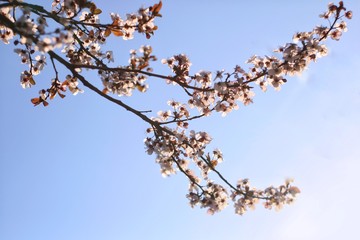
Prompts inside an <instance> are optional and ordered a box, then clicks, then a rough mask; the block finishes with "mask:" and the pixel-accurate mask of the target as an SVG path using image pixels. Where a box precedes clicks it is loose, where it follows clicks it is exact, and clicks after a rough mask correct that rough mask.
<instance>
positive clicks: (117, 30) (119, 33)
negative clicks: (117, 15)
mask: <svg viewBox="0 0 360 240" xmlns="http://www.w3.org/2000/svg"><path fill="white" fill-rule="evenodd" d="M111 32H112V33H113V34H114V35H115V36H117V37H121V36H123V35H124V33H123V32H122V31H121V30H119V29H112V30H111Z"/></svg>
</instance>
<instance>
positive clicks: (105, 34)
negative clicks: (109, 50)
mask: <svg viewBox="0 0 360 240" xmlns="http://www.w3.org/2000/svg"><path fill="white" fill-rule="evenodd" d="M110 34H111V29H110V28H106V30H105V32H104V36H105V37H108V36H110Z"/></svg>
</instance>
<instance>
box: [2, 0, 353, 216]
mask: <svg viewBox="0 0 360 240" xmlns="http://www.w3.org/2000/svg"><path fill="white" fill-rule="evenodd" d="M0 2H3V3H2V4H0V39H1V41H2V42H3V43H5V44H9V43H10V41H13V43H14V44H15V46H17V48H15V50H14V51H15V52H16V53H17V54H18V55H19V57H20V58H21V62H22V63H23V64H26V65H27V66H28V70H25V71H23V72H22V73H21V77H20V83H21V86H22V87H23V88H29V87H32V86H34V85H35V84H36V82H35V77H36V76H37V75H38V74H40V72H41V71H42V70H43V68H44V67H45V65H46V57H50V60H51V63H52V66H53V69H54V73H55V78H54V79H52V81H51V85H50V87H49V88H48V89H41V90H40V92H39V97H36V98H33V99H31V102H32V103H33V104H34V106H37V105H40V104H42V105H44V106H48V105H49V102H48V101H49V100H52V99H54V98H55V97H56V96H57V95H59V96H60V97H61V98H64V97H65V92H66V91H67V90H69V91H70V92H71V93H72V94H73V95H76V94H78V93H81V92H83V90H82V89H80V87H79V83H81V84H82V85H83V86H84V87H86V88H88V89H90V90H92V91H94V92H95V93H97V94H98V95H100V96H101V97H103V98H105V99H107V100H109V101H110V102H113V103H115V104H117V105H118V106H120V107H122V108H124V109H125V110H127V111H129V112H131V113H132V114H134V115H136V116H137V117H139V118H140V119H142V120H143V121H145V122H146V123H148V124H149V128H148V129H147V133H148V136H147V137H146V138H145V140H144V143H145V147H146V151H147V153H148V154H154V155H155V157H156V162H157V163H158V164H159V165H160V171H161V173H162V175H163V176H170V175H172V174H175V173H176V172H181V173H182V174H184V175H185V177H186V178H187V179H188V180H189V189H188V191H189V192H188V194H187V195H186V197H187V198H188V200H189V203H190V205H191V206H192V207H193V206H195V205H199V206H200V207H202V208H206V209H207V211H208V213H210V214H214V213H215V212H219V211H221V210H222V209H224V208H225V207H226V206H227V205H228V201H229V200H232V201H233V203H234V207H235V212H236V213H237V214H240V215H242V214H243V213H245V212H246V211H247V210H248V209H252V208H254V207H255V205H256V203H258V202H259V201H262V202H263V204H264V207H265V208H268V209H271V208H276V209H280V208H281V207H282V206H283V205H284V204H290V203H292V202H293V201H294V199H295V197H296V195H297V194H298V193H300V190H299V189H298V188H297V187H295V186H292V185H291V182H292V180H286V182H285V183H284V184H283V185H280V186H279V187H272V186H270V187H268V188H265V189H264V190H258V189H256V188H254V187H251V186H250V183H249V180H248V179H240V180H239V181H238V182H237V184H236V185H233V184H231V183H230V182H229V181H228V180H227V179H226V178H225V177H224V175H223V174H222V173H221V172H220V171H219V170H218V169H217V165H218V164H219V163H221V162H222V161H223V155H222V152H221V151H220V150H219V149H214V150H212V151H210V152H209V151H208V150H207V146H208V145H209V144H210V142H211V140H212V139H211V137H210V135H209V134H208V133H206V132H202V131H198V132H196V131H194V130H191V131H188V129H189V126H190V122H191V121H194V120H196V119H200V118H203V117H207V116H209V115H211V113H213V112H219V113H221V114H222V116H226V115H227V114H228V113H230V112H231V111H233V110H236V109H238V108H239V105H238V103H239V102H240V103H242V104H244V105H248V104H250V103H252V101H253V97H254V95H255V94H254V92H253V88H254V87H256V86H259V87H260V89H261V90H262V91H266V90H267V88H268V87H269V86H271V87H273V88H275V89H276V90H280V89H281V86H282V85H283V84H285V83H286V82H287V79H286V78H285V77H287V76H292V75H295V74H299V73H301V72H302V71H303V70H304V69H306V68H307V66H308V65H309V64H310V63H311V62H315V61H317V59H319V58H321V57H323V56H326V55H327V48H326V46H325V45H324V44H323V42H324V41H325V40H327V39H328V38H331V39H333V40H339V39H340V37H341V35H342V33H343V32H346V31H347V26H346V23H345V21H343V18H347V19H351V18H352V12H351V11H347V10H346V8H345V7H344V3H343V1H340V2H339V4H338V5H335V4H333V3H331V4H329V5H328V9H327V11H326V12H325V13H323V14H321V15H320V17H321V18H324V19H327V20H329V26H318V27H315V28H314V29H313V30H312V31H309V32H299V33H296V34H295V35H294V36H293V42H292V43H287V44H285V45H284V46H282V47H280V48H278V49H276V50H275V51H274V52H276V53H277V55H280V56H279V57H277V56H264V57H259V56H256V55H255V56H253V57H251V58H250V59H249V60H248V61H247V63H248V64H251V67H250V68H249V71H245V70H244V69H243V68H242V67H241V66H240V65H236V66H235V68H234V70H233V71H232V72H225V71H224V70H221V71H217V72H216V75H215V77H213V75H212V72H210V71H200V72H197V73H194V74H191V71H190V67H191V65H192V63H191V62H190V60H189V58H188V57H187V56H186V55H184V54H179V55H175V56H173V57H170V58H168V59H163V60H162V61H161V62H162V63H163V64H165V65H167V66H168V67H169V69H170V71H171V72H170V73H169V74H168V75H163V74H159V73H154V72H153V69H152V67H151V62H153V61H157V58H156V56H155V55H153V49H152V47H151V46H142V47H141V48H140V50H139V51H135V50H131V51H130V57H129V64H128V65H125V66H117V67H113V66H110V63H112V62H114V56H113V52H112V51H111V50H108V51H103V50H102V48H103V46H104V45H105V43H106V41H107V38H108V37H110V36H115V37H121V38H122V39H123V40H131V39H133V38H134V36H135V33H136V32H137V33H139V34H143V35H145V36H146V38H147V39H148V38H150V37H151V36H152V35H153V34H154V33H155V31H156V30H157V26H156V25H155V23H154V22H155V19H156V18H158V17H161V14H160V10H161V8H162V2H161V1H160V2H158V3H156V4H154V5H153V6H150V7H148V8H140V9H139V10H138V11H137V13H134V14H128V15H127V17H126V19H122V18H121V17H120V16H119V15H118V14H111V21H112V22H111V23H108V24H103V23H100V18H99V15H100V14H101V13H102V10H101V9H99V8H98V7H97V6H96V4H95V3H94V2H91V1H87V0H53V2H52V10H51V11H48V10H46V9H45V8H44V7H43V6H39V5H35V4H31V3H25V2H23V1H20V0H0ZM34 17H36V19H35V18H34ZM48 21H52V23H53V25H56V26H57V27H55V29H50V27H49V24H48ZM49 29H50V30H49ZM14 38H15V39H14ZM58 50H61V52H60V51H58ZM35 55H36V56H35ZM106 61H107V63H106ZM56 64H60V65H63V66H64V67H65V68H66V69H67V71H68V74H66V76H65V77H63V81H61V80H60V79H61V76H60V74H61V73H59V72H58V71H57V68H56ZM82 70H94V71H96V72H97V74H98V76H99V79H100V80H101V82H102V84H103V89H100V88H98V87H96V85H95V84H94V83H92V82H90V81H88V80H87V79H86V78H85V77H84V76H83V75H82ZM148 78H155V79H161V80H164V81H166V83H168V84H174V85H176V86H178V87H180V89H181V90H182V91H184V92H185V94H186V96H187V97H188V101H187V102H178V101H175V100H170V101H168V105H169V107H170V110H166V111H159V112H158V114H157V116H156V117H149V116H147V115H146V114H148V113H150V112H152V111H151V110H147V111H139V110H136V109H134V108H133V107H131V106H129V105H128V104H126V103H124V102H123V101H121V100H119V99H118V98H116V97H113V96H111V95H118V96H119V97H121V96H131V95H132V93H133V92H134V91H136V90H137V91H140V92H145V91H146V90H147V88H148V87H149V85H148V84H147V83H148V82H149V81H148ZM193 109H196V110H197V111H195V110H193ZM194 112H195V113H194ZM212 175H214V176H215V177H216V178H217V179H218V180H219V182H220V183H221V184H220V183H218V182H216V181H215V180H213V179H212V178H210V176H212Z"/></svg>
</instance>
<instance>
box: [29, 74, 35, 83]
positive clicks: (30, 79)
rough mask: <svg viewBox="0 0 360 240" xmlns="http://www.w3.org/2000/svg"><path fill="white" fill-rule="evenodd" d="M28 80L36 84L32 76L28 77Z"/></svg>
mask: <svg viewBox="0 0 360 240" xmlns="http://www.w3.org/2000/svg"><path fill="white" fill-rule="evenodd" d="M29 81H30V84H31V85H36V82H35V80H34V78H33V77H32V76H31V77H30V78H29Z"/></svg>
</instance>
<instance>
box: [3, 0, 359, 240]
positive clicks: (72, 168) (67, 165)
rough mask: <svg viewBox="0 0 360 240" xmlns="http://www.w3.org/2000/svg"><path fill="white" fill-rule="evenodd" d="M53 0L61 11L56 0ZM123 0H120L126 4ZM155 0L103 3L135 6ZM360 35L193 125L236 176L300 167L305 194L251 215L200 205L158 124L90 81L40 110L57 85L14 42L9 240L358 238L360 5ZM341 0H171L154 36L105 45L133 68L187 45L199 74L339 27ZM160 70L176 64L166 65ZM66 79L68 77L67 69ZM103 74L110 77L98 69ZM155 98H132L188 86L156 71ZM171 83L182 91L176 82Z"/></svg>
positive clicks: (352, 27) (6, 65)
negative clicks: (23, 79) (158, 150)
mask: <svg viewBox="0 0 360 240" xmlns="http://www.w3.org/2000/svg"><path fill="white" fill-rule="evenodd" d="M36 2H37V3H45V6H47V7H48V8H50V7H51V6H50V5H51V4H50V3H49V1H36ZM115 2H116V3H115ZM153 3H154V2H153V1H145V0H136V1H135V0H134V1H129V0H119V1H101V2H100V1H99V2H98V4H97V5H98V7H99V8H101V9H102V10H103V13H102V15H103V17H104V18H105V19H109V17H108V15H107V13H110V12H119V13H120V14H121V15H122V16H124V14H125V13H127V12H134V11H136V10H137V8H138V7H139V6H141V5H142V4H144V5H151V4H153ZM345 5H346V6H347V7H348V8H349V9H351V10H353V11H354V17H353V19H352V20H351V21H348V28H349V31H348V32H347V33H345V34H344V35H343V38H342V39H341V41H339V42H334V41H329V42H328V47H329V49H330V54H329V56H327V57H326V58H323V59H320V60H319V61H318V63H316V64H311V65H310V68H309V69H308V70H307V71H306V72H305V73H304V74H303V75H302V76H300V77H294V78H291V79H289V80H290V81H289V82H288V83H287V84H286V85H284V86H283V88H282V91H280V92H276V91H274V90H272V89H269V90H268V91H267V92H266V93H261V92H259V91H257V92H256V94H257V95H256V96H255V99H254V104H252V105H250V106H247V107H240V109H239V110H238V111H235V112H233V113H231V114H230V115H228V116H227V117H225V118H222V117H221V116H219V115H217V114H215V115H213V116H211V117H210V118H207V119H202V120H200V121H197V122H193V123H192V124H191V126H192V128H194V129H196V130H203V131H207V132H209V133H210V135H211V136H212V137H213V139H214V140H213V142H212V146H213V147H219V148H220V149H221V150H222V152H223V153H224V157H225V161H224V163H222V164H221V165H219V170H220V171H221V172H222V173H223V175H225V176H226V177H227V178H228V179H229V180H230V181H231V182H236V181H237V179H239V178H250V181H251V182H252V184H253V185H254V186H256V187H259V188H263V187H267V186H268V185H271V184H273V185H279V184H282V183H283V181H284V179H285V178H287V177H292V178H294V179H295V185H297V186H298V187H299V188H300V189H301V191H302V193H301V194H300V196H299V197H298V199H297V201H296V202H295V204H293V205H291V206H286V207H285V208H284V209H283V210H281V211H279V212H275V211H268V210H265V209H263V208H262V206H261V205H258V207H257V209H256V210H255V211H249V212H247V213H246V214H245V215H244V216H238V215H235V214H234V209H233V207H232V206H229V207H228V208H227V209H225V210H224V211H223V212H221V213H218V214H216V215H214V216H210V215H207V214H206V211H205V210H203V209H198V208H195V209H192V208H190V207H189V206H188V203H187V199H186V198H185V194H186V193H187V180H186V179H185V178H184V177H183V176H182V175H181V174H177V175H176V176H172V177H170V178H167V179H164V178H163V177H161V174H160V172H159V166H158V165H157V164H155V160H154V157H153V156H148V155H147V154H146V153H145V150H144V146H143V139H144V138H145V137H146V135H145V129H146V128H147V125H146V124H145V123H143V122H142V121H141V120H140V119H138V118H136V117H135V116H133V115H131V114H130V113H128V112H126V111H125V110H123V109H120V108H119V107H117V106H116V105H114V104H113V103H111V102H108V101H106V100H104V99H102V98H100V97H99V96H97V95H96V94H94V93H92V92H91V91H90V90H88V89H86V88H85V89H84V90H85V93H84V94H79V95H77V96H72V95H70V94H69V93H68V94H67V97H66V98H65V99H63V100H60V99H56V100H54V101H51V102H50V105H49V106H48V107H47V108H43V107H41V106H38V107H33V105H32V104H31V102H30V99H31V98H33V97H35V96H37V93H38V90H39V88H40V87H47V86H48V84H49V80H51V79H52V78H53V73H52V72H51V71H50V70H49V71H47V72H43V73H42V74H40V75H39V76H38V77H37V78H36V80H37V86H36V87H34V88H31V89H27V90H24V89H22V88H21V86H20V82H19V76H20V72H21V71H23V70H25V69H26V66H24V65H21V64H20V61H19V58H18V56H17V55H16V54H15V53H14V52H13V46H12V45H4V44H0V53H1V57H0V72H1V77H0V79H1V83H2V84H3V85H2V87H1V88H0V239H4V240H48V239H51V240H60V239H67V240H75V239H87V240H97V239H104V240H119V239H160V240H161V239H173V240H177V239H207V240H215V239H227V240H233V239H255V240H257V239H259V240H262V239H268V240H285V239H286V240H297V239H299V240H300V239H307V240H325V239H326V240H337V239H350V240H351V239H357V238H358V227H359V220H358V219H359V214H360V209H359V206H358V199H359V197H360V192H359V190H358V189H359V182H360V175H359V171H360V147H359V146H360V124H359V123H360V111H359V109H360V81H359V76H358V74H357V72H358V70H359V69H360V54H359V53H360V45H359V38H360V32H359V29H360V21H359V16H358V14H359V12H360V11H359V10H360V2H359V1H345ZM326 6H327V1H322V0H321V1H320V0H316V1H314V0H302V1H299V0H298V1H285V0H283V1H281V0H278V1H265V0H263V1H260V0H253V1H251V2H250V1H235V0H233V1H230V0H224V1H212V0H211V1H208V0H207V1H205V0H198V1H189V0H183V1H164V3H163V9H162V15H163V18H161V19H158V21H157V23H158V26H159V30H158V31H157V32H156V33H155V36H154V37H153V38H151V40H146V39H145V38H144V37H143V36H136V39H135V40H133V41H127V42H124V41H122V40H121V39H119V38H116V39H113V40H111V41H109V43H108V44H107V45H106V47H105V48H107V49H113V50H114V51H115V62H116V63H118V64H119V65H123V64H126V62H127V59H128V52H129V49H132V48H138V47H140V46H141V45H143V44H150V45H152V46H153V49H154V52H155V55H156V56H157V57H158V58H159V59H162V58H167V57H171V56H172V55H174V54H179V53H187V54H188V56H189V57H190V59H191V61H192V63H193V65H192V71H193V73H195V72H197V71H199V70H211V71H213V72H214V71H216V70H220V69H226V70H229V71H231V70H232V69H233V67H234V66H235V65H236V64H240V65H242V66H244V67H246V65H245V64H244V62H245V61H246V60H247V59H248V58H249V57H250V56H252V55H254V54H257V55H266V54H267V55H270V54H271V51H272V49H275V48H277V47H278V46H279V45H283V44H284V43H286V42H289V41H291V39H292V35H293V34H294V33H295V32H297V31H309V30H311V29H312V28H313V27H314V26H315V25H318V24H325V22H323V21H322V20H321V19H320V18H318V15H319V14H320V13H322V12H324V11H325V10H326ZM154 67H155V69H156V70H158V72H160V73H163V74H168V71H167V69H166V68H165V67H164V66H161V65H160V64H156V65H154ZM62 74H63V75H62V76H63V77H65V75H66V74H67V73H62ZM90 80H91V81H93V82H96V81H97V79H96V75H93V76H92V79H90ZM148 83H149V85H150V89H149V91H148V93H146V94H135V95H134V96H133V97H131V98H122V100H124V101H125V102H126V103H128V104H130V105H133V106H136V108H138V109H142V110H148V109H153V110H154V113H156V112H157V111H158V110H164V109H167V108H166V101H167V100H168V99H172V98H173V99H175V100H182V99H184V96H183V95H182V94H183V93H182V92H181V91H177V89H176V88H175V87H168V86H166V85H164V84H163V83H161V82H160V81H159V80H156V79H150V80H149V82H148ZM168 89H169V90H168Z"/></svg>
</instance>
